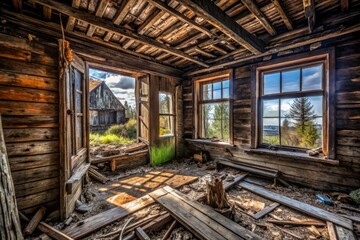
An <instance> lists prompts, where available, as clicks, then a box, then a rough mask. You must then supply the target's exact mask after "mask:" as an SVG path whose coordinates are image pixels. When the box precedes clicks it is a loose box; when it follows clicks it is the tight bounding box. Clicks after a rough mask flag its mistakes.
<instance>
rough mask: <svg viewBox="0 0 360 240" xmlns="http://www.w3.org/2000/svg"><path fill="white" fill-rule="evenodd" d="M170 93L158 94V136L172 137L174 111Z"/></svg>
mask: <svg viewBox="0 0 360 240" xmlns="http://www.w3.org/2000/svg"><path fill="white" fill-rule="evenodd" d="M172 101H173V100H172V95H171V94H170V93H163V92H162V93H160V94H159V126H160V136H166V135H172V134H173V133H174V132H173V128H174V116H175V115H174V111H173V103H172Z"/></svg>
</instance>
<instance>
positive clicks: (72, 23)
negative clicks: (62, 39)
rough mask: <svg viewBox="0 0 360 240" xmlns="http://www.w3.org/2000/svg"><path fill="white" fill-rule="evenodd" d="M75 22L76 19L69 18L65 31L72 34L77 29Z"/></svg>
mask: <svg viewBox="0 0 360 240" xmlns="http://www.w3.org/2000/svg"><path fill="white" fill-rule="evenodd" d="M75 21H76V19H75V18H74V17H69V18H68V20H67V23H66V27H65V31H66V32H72V31H73V30H74V27H75Z"/></svg>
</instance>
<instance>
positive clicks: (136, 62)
mask: <svg viewBox="0 0 360 240" xmlns="http://www.w3.org/2000/svg"><path fill="white" fill-rule="evenodd" d="M0 15H2V17H3V18H5V19H6V20H7V21H8V22H11V23H13V24H16V25H17V26H20V27H22V28H26V29H28V30H30V31H32V32H34V33H36V34H44V35H46V36H47V37H49V36H50V37H53V38H54V39H58V38H62V35H61V28H60V24H56V23H53V22H45V21H42V20H39V19H35V18H33V17H29V16H26V15H23V14H20V13H15V12H13V11H9V10H7V9H2V8H0ZM66 39H67V40H68V41H70V45H71V47H72V48H74V50H75V51H79V50H81V51H82V52H84V53H85V52H86V53H87V54H88V55H93V56H97V58H99V57H102V58H103V59H105V60H106V61H110V60H111V59H113V60H111V65H112V66H118V67H123V68H124V69H129V70H132V71H134V72H147V73H151V74H155V73H157V74H160V75H163V76H167V77H173V78H180V76H181V75H182V73H183V72H182V71H181V70H179V69H176V68H174V67H170V66H166V65H163V64H161V63H158V62H155V61H153V60H149V57H148V58H143V57H141V56H140V55H139V56H134V55H131V54H130V52H128V51H127V50H124V49H122V48H121V47H120V46H118V45H117V44H114V43H108V42H104V41H102V40H100V39H98V38H89V37H87V36H86V35H85V34H80V33H78V32H67V33H66ZM119 50H120V51H119ZM121 51H122V52H125V54H124V53H122V52H121Z"/></svg>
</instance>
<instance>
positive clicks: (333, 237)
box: [326, 222, 338, 240]
mask: <svg viewBox="0 0 360 240" xmlns="http://www.w3.org/2000/svg"><path fill="white" fill-rule="evenodd" d="M326 226H327V230H328V233H329V240H338V237H337V235H336V230H335V226H334V224H333V223H332V222H326Z"/></svg>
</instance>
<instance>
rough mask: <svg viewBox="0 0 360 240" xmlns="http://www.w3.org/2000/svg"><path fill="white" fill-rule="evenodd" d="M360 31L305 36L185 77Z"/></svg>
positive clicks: (359, 26)
mask: <svg viewBox="0 0 360 240" xmlns="http://www.w3.org/2000/svg"><path fill="white" fill-rule="evenodd" d="M359 31H360V24H356V25H353V26H351V27H347V28H344V29H341V31H339V30H338V29H332V30H330V31H327V34H325V35H324V33H323V32H322V33H317V34H313V35H312V37H310V38H309V36H305V37H303V38H299V39H297V40H296V41H294V42H291V43H289V41H288V42H286V43H282V44H281V45H276V46H272V47H269V49H268V50H267V51H266V52H264V53H262V54H259V55H250V56H249V55H248V54H244V55H243V56H241V57H240V58H239V59H237V60H234V61H228V62H224V63H221V64H214V65H212V66H211V67H209V68H207V69H201V70H196V71H191V70H190V72H188V73H186V74H185V76H193V75H197V74H201V73H205V72H209V71H215V70H218V69H223V68H226V67H229V66H233V65H236V64H240V63H243V62H246V61H249V60H252V59H256V58H259V57H264V56H268V55H271V54H274V53H278V52H282V51H286V50H289V49H294V48H297V47H302V46H306V45H310V44H312V43H316V42H320V41H325V40H327V39H331V38H336V37H340V36H344V35H347V34H351V33H355V32H359Z"/></svg>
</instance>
